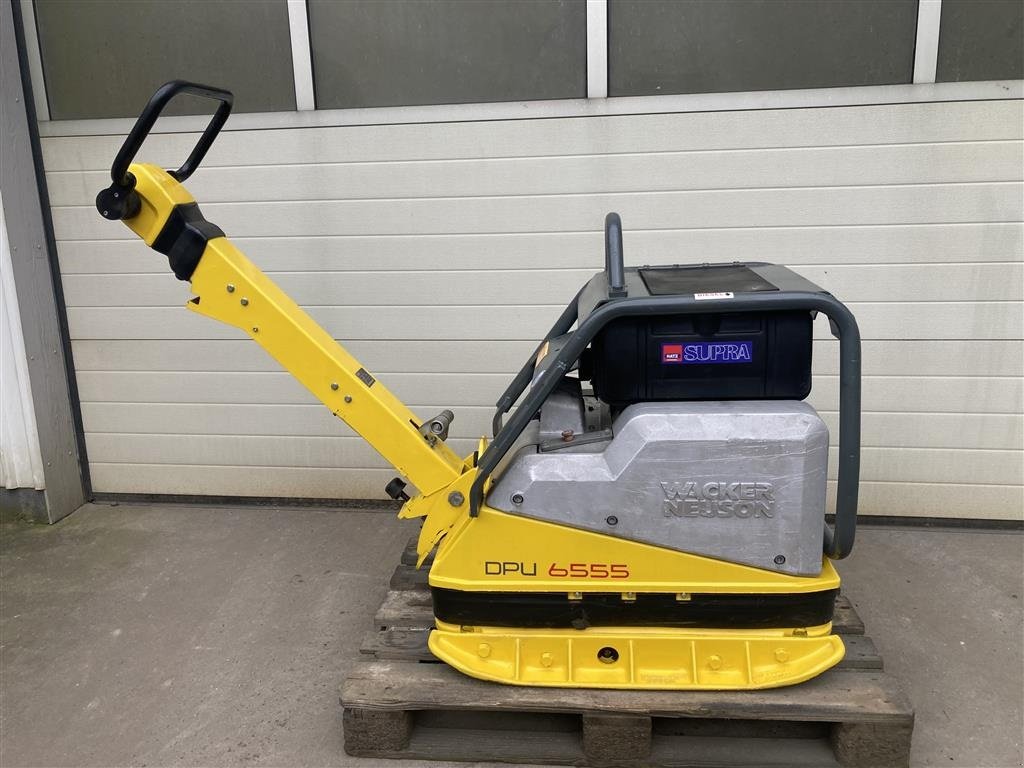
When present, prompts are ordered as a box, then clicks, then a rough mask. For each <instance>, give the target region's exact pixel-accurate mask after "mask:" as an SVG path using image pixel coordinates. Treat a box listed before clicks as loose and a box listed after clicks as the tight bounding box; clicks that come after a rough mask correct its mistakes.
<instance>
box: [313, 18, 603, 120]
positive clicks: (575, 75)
mask: <svg viewBox="0 0 1024 768" xmlns="http://www.w3.org/2000/svg"><path fill="white" fill-rule="evenodd" d="M309 32H310V42H311V45H312V48H313V77H314V81H315V86H316V103H317V107H318V108H321V109H324V108H351V107H384V106H408V105H414V104H461V103H473V102H490V101H532V100H536V99H565V98H583V97H585V96H586V94H587V75H586V67H587V65H586V55H587V20H586V2H585V0H517V1H516V2H494V1H492V0H310V2H309Z"/></svg>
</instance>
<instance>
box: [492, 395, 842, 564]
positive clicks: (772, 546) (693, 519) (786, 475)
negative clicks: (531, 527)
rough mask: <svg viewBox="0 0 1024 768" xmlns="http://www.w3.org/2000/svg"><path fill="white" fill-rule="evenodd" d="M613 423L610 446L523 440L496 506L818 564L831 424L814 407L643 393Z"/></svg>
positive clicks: (757, 560) (720, 552) (751, 558)
mask: <svg viewBox="0 0 1024 768" xmlns="http://www.w3.org/2000/svg"><path fill="white" fill-rule="evenodd" d="M612 432H613V434H614V437H613V438H612V439H611V440H609V441H608V442H607V443H605V444H604V446H603V449H602V447H601V446H600V445H589V446H586V447H585V448H584V447H583V446H580V447H579V448H575V449H574V448H573V447H572V446H571V444H570V445H567V446H566V450H553V451H552V450H547V451H546V452H540V451H538V448H537V446H526V447H524V448H522V449H520V451H519V452H518V454H517V455H516V456H515V457H514V458H513V460H512V461H511V462H509V464H508V465H507V468H506V470H505V472H504V473H503V474H502V476H501V477H500V478H499V479H498V481H497V482H496V483H495V485H494V487H493V488H492V489H491V491H490V493H489V494H488V496H487V503H488V505H489V506H491V507H493V508H494V509H499V510H502V511H505V512H509V513H511V514H515V515H523V516H525V517H532V518H537V519H541V520H548V521H551V522H555V523H560V524H563V525H568V526H573V527H576V528H583V529H586V530H590V531H597V532H599V533H604V534H608V535H611V536H619V537H622V538H624V539H631V540H634V541H642V542H646V543H649V544H655V545H657V546H660V547H667V548H670V549H675V550H679V551H681V552H690V553H693V554H698V555H705V556H707V557H713V558H717V559H720V560H727V561H730V562H735V563H741V564H744V565H753V566H756V567H759V568H765V569H769V570H773V571H778V572H781V573H788V574H793V575H801V576H816V575H818V574H819V573H820V571H821V559H822V540H823V535H824V520H825V489H826V474H827V468H828V428H827V427H826V426H825V423H824V422H823V421H822V420H821V418H820V417H819V416H818V414H817V412H816V411H815V410H814V409H813V408H811V407H810V406H809V405H807V404H805V403H802V402H797V401H788V400H785V401H765V400H750V401H747V400H742V401H728V402H726V401H714V402H692V403H639V404H636V405H631V406H629V407H628V408H626V409H625V410H623V411H622V413H621V414H619V416H618V417H617V418H616V419H615V421H614V424H613V428H612ZM581 449H583V450H581ZM565 554H566V558H567V559H568V558H572V557H574V556H576V555H577V554H578V555H579V556H581V557H582V556H583V554H584V553H574V552H566V553H565ZM671 576H672V575H671V574H665V578H666V580H671Z"/></svg>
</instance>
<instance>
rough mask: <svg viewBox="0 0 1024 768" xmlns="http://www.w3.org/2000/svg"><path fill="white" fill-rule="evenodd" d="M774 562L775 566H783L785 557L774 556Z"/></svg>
mask: <svg viewBox="0 0 1024 768" xmlns="http://www.w3.org/2000/svg"><path fill="white" fill-rule="evenodd" d="M774 562H775V564H776V565H782V564H784V563H785V562H786V556H785V555H776V556H775V561H774Z"/></svg>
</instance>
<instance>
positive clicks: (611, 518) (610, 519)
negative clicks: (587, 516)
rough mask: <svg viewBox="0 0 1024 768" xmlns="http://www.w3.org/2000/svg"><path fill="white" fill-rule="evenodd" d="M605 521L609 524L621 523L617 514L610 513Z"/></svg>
mask: <svg viewBox="0 0 1024 768" xmlns="http://www.w3.org/2000/svg"><path fill="white" fill-rule="evenodd" d="M604 521H605V522H606V523H608V525H618V524H619V518H617V517H616V516H615V515H608V517H606V518H605V519H604Z"/></svg>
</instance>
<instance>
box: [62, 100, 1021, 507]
mask: <svg viewBox="0 0 1024 768" xmlns="http://www.w3.org/2000/svg"><path fill="white" fill-rule="evenodd" d="M1020 115H1021V103H1020V102H1019V101H993V102H949V103H930V104H893V105H879V106H864V107H837V108H820V109H792V110H768V111H765V110H760V111H737V112H715V113H686V114H653V115H633V116H616V117H585V118H557V119H546V120H518V121H508V120H506V121H490V122H488V121H480V122H461V123H441V124H409V125H383V126H336V127H306V128H301V127H295V128H282V129H277V130H228V131H227V132H225V133H224V134H223V135H222V136H221V137H220V139H219V140H218V142H217V143H216V144H215V145H214V148H213V149H212V150H211V152H210V154H209V156H208V159H207V162H206V164H205V166H204V168H203V169H202V170H201V171H199V173H198V174H197V175H196V176H195V177H193V179H192V180H190V183H189V186H190V189H191V190H192V191H193V192H194V194H195V196H196V198H197V199H198V200H199V202H200V203H201V205H202V207H203V211H204V213H205V214H206V215H207V216H208V217H209V218H210V219H211V220H213V221H215V222H216V223H217V224H218V225H220V226H221V227H223V228H224V229H225V230H226V231H227V232H228V233H229V234H230V235H231V236H232V237H233V238H234V239H235V241H236V243H237V244H238V245H239V246H240V247H241V248H243V250H245V251H246V252H247V254H248V255H249V256H250V257H251V258H252V259H253V260H254V261H256V262H257V263H258V264H259V265H261V266H262V267H263V268H264V269H266V270H267V271H268V272H270V273H272V274H273V275H274V278H275V279H276V280H278V281H279V282H280V283H281V285H282V286H283V287H284V288H285V289H286V290H287V291H289V292H290V293H291V294H292V295H293V296H294V297H295V298H296V300H297V301H298V302H299V303H300V304H302V305H304V306H306V307H307V308H309V311H310V314H312V315H313V317H314V318H315V319H317V320H318V321H319V322H321V323H322V324H323V325H324V326H325V327H326V328H327V330H328V331H329V332H330V333H332V334H333V335H335V336H336V337H338V338H341V339H343V340H345V343H346V344H347V345H348V346H349V347H350V349H351V350H352V351H353V352H354V353H355V354H356V355H357V356H359V357H360V358H361V359H362V360H363V361H364V363H365V364H366V365H367V367H368V368H369V369H370V370H373V371H374V372H375V373H377V374H379V375H380V378H381V379H382V381H383V382H384V383H385V384H386V385H387V386H388V387H389V388H391V389H392V390H393V391H395V392H396V393H397V394H399V395H400V396H401V397H403V398H404V399H406V400H407V402H409V403H410V404H411V405H412V406H414V408H415V409H416V410H417V411H423V412H424V413H426V412H427V411H432V410H437V409H438V408H440V407H453V408H454V410H455V411H456V414H457V418H456V422H455V425H454V427H453V438H452V440H453V444H454V445H455V447H456V448H458V449H460V450H463V451H467V452H468V451H469V450H472V448H473V447H474V443H473V439H474V438H475V437H476V436H477V435H479V434H481V433H484V432H486V431H487V430H488V429H489V423H490V416H491V407H492V406H491V404H492V403H493V401H494V400H495V399H496V397H497V396H498V394H500V392H501V389H502V388H503V386H504V384H505V382H506V381H507V380H508V377H509V375H510V374H511V372H512V371H514V370H515V369H517V368H518V366H519V364H520V362H521V361H522V359H523V358H524V357H525V356H527V355H528V354H529V353H530V351H531V350H532V348H533V346H534V343H535V342H534V340H535V338H536V337H537V336H538V335H539V334H542V333H543V332H544V331H545V330H546V329H547V326H548V325H549V324H550V323H551V322H552V320H553V319H554V318H555V317H556V316H557V314H558V313H559V311H560V309H561V305H562V304H563V303H564V302H565V301H566V300H568V298H569V297H570V296H571V294H572V293H573V292H574V291H575V289H576V287H577V286H578V285H579V284H580V283H581V282H582V281H584V280H585V279H587V277H588V276H589V275H590V274H592V273H593V272H594V271H595V270H597V269H599V268H600V267H601V265H602V263H603V251H602V236H601V226H602V222H603V218H604V214H605V213H606V212H607V211H609V210H617V211H618V212H619V213H620V214H621V215H622V217H623V222H624V225H625V229H626V233H625V251H626V259H627V263H629V264H634V265H636V264H645V263H689V262H702V261H731V260H763V261H773V262H777V263H782V264H787V265H790V266H795V267H797V268H798V269H799V270H800V271H801V272H802V273H803V274H805V275H807V277H809V278H810V279H811V280H814V281H815V282H818V283H820V284H822V285H823V286H825V287H826V288H828V289H829V290H830V291H832V292H833V293H835V294H836V295H837V296H839V297H840V298H841V299H843V300H844V301H846V302H848V303H849V304H850V305H851V308H852V309H853V310H854V312H855V314H856V315H857V318H858V321H859V323H860V325H861V331H862V334H863V336H864V339H865V342H864V350H863V351H864V372H865V379H864V409H865V413H864V420H863V424H864V446H865V447H864V461H863V478H864V483H863V486H862V503H861V509H862V512H864V513H867V514H871V513H875V514H895V515H927V516H938V517H942V516H950V517H975V518H984V517H990V518H999V519H1012V518H1017V519H1019V518H1020V516H1021V514H1022V508H1024V492H1022V490H1021V485H1022V477H1021V474H1022V471H1024V470H1022V466H1024V453H1022V450H1021V449H1022V448H1024V446H1022V432H1024V418H1022V416H1021V410H1022V407H1024V391H1022V390H1024V387H1022V375H1024V342H1022V341H1021V339H1022V335H1024V334H1022V326H1024V228H1022V224H1021V219H1022V211H1024V170H1022V169H1024V126H1022V121H1021V119H1020ZM195 138H196V136H195V134H162V135H156V136H153V137H152V138H151V139H150V140H149V141H148V142H147V145H146V149H145V152H146V153H147V154H146V159H148V160H152V161H154V162H159V163H162V164H164V165H175V164H177V163H178V162H179V161H180V159H181V158H182V157H184V155H185V154H187V151H188V149H189V148H190V147H191V145H192V143H193V142H194V140H195ZM120 141H121V137H120V136H55V137H48V138H45V139H44V140H43V151H44V157H45V162H46V170H47V181H48V184H49V187H50V190H51V195H52V203H53V217H54V224H55V229H56V233H57V237H58V240H59V243H58V246H59V256H60V263H61V269H62V274H63V280H64V292H65V297H66V300H67V304H68V308H69V309H68V317H69V323H70V330H71V336H72V344H73V350H74V354H75V360H76V364H77V372H78V373H77V375H78V385H79V390H80V394H81V397H82V401H83V402H82V412H83V420H84V425H85V430H86V433H87V442H88V448H89V454H90V459H91V462H92V466H91V471H92V478H93V484H94V487H95V488H96V490H97V491H101V492H115V493H116V492H124V493H168V494H178V493H202V494H224V495H243V496H244V495H254V496H274V497H277V496H293V495H294V496H303V497H310V498H332V497H367V496H370V497H380V496H381V495H382V493H381V488H382V486H383V484H384V482H386V481H387V480H388V479H390V477H391V476H393V471H391V470H388V469H387V468H386V467H385V466H384V465H383V463H382V461H381V460H380V459H379V457H377V456H376V455H375V454H374V452H373V451H372V450H371V449H370V448H369V447H367V446H366V445H364V444H363V443H362V442H361V441H359V440H358V439H357V438H355V437H354V436H353V434H352V432H351V431H350V430H348V429H347V428H346V427H345V425H344V424H342V423H341V422H340V421H338V420H337V419H334V418H332V417H331V416H330V414H329V413H328V412H327V411H326V410H325V409H323V408H322V407H321V406H318V405H315V404H314V402H313V400H312V398H311V397H310V396H309V395H308V393H306V392H305V390H303V389H302V387H301V386H300V385H298V384H297V383H296V382H295V381H293V380H292V379H290V378H289V377H288V376H287V375H285V374H283V373H280V372H279V369H278V367H277V365H276V363H274V362H273V361H272V360H269V359H268V358H266V357H265V356H264V355H263V353H262V351H261V350H260V349H259V348H258V347H256V345H254V344H252V343H251V342H250V341H248V340H247V339H246V338H245V337H244V336H243V335H242V334H241V333H240V332H238V331H236V330H234V329H231V328H227V327H222V326H219V325H217V324H216V323H213V322H212V321H210V320H208V319H206V318H202V317H198V316H195V315H192V314H191V313H189V312H186V311H185V310H183V309H182V308H181V307H180V305H181V304H182V303H184V302H185V301H186V300H187V298H188V297H189V293H188V286H187V285H186V284H183V283H178V282H176V281H175V280H174V279H173V277H172V276H171V275H170V274H169V273H168V272H167V269H166V261H165V259H164V258H163V257H162V256H160V255H158V254H155V253H153V252H151V251H149V250H148V249H146V248H145V246H144V245H142V244H141V243H139V242H138V241H136V240H133V239H132V237H133V236H131V235H130V234H129V233H128V232H127V230H126V229H124V228H123V227H119V226H116V225H114V224H111V223H109V222H105V221H103V220H102V219H100V218H99V217H98V216H97V215H96V213H95V211H94V209H93V208H92V199H93V197H94V195H95V192H96V190H97V188H98V187H99V186H101V185H102V184H103V183H104V173H105V169H106V168H108V167H109V163H110V159H111V158H112V156H113V154H114V152H115V151H116V149H117V147H118V146H119V144H120ZM816 336H817V339H818V340H817V341H816V343H815V363H814V365H815V374H816V380H815V390H814V392H813V393H812V396H811V398H810V401H811V403H812V404H814V405H815V407H817V408H819V409H820V410H821V411H822V413H823V416H824V418H825V419H826V421H827V422H828V423H829V426H830V428H831V429H835V427H836V424H835V421H836V414H835V408H836V398H837V391H836V390H837V378H836V373H837V371H836V365H835V346H836V345H835V343H834V342H833V341H831V340H830V339H829V336H828V332H827V325H826V324H825V323H823V322H821V323H818V324H817V325H816Z"/></svg>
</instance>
